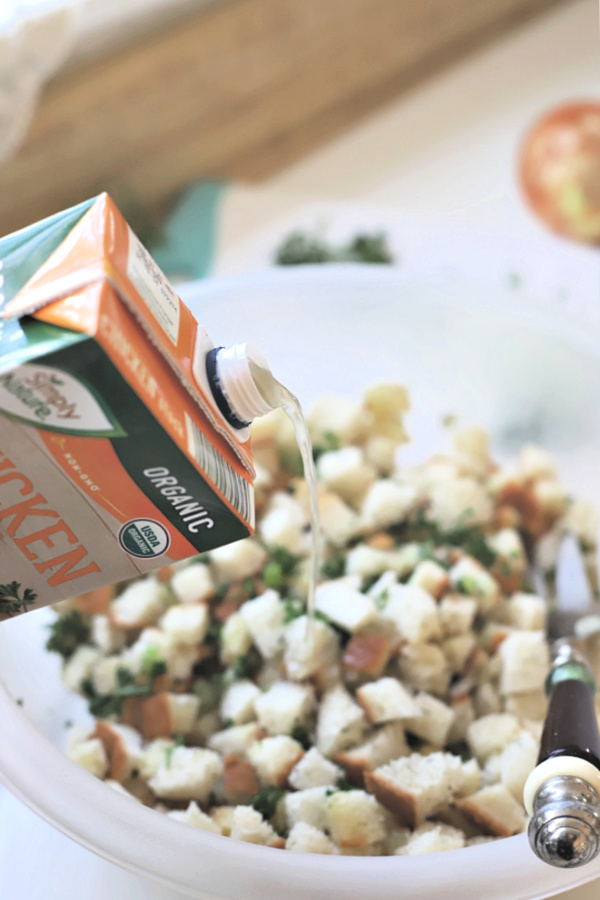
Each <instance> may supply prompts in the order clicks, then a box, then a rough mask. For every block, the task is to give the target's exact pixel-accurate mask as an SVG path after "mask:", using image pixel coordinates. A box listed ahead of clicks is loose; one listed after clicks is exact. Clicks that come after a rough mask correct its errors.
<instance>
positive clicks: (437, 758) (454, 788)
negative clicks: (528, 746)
mask: <svg viewBox="0 0 600 900" xmlns="http://www.w3.org/2000/svg"><path fill="white" fill-rule="evenodd" d="M472 778H473V771H472V767H469V768H468V769H466V770H465V764H464V763H463V762H462V761H461V759H460V758H459V757H458V756H454V755H453V754H451V753H442V752H434V753H430V754H428V755H427V756H422V755H421V754H420V753H412V754H411V755H410V756H406V757H402V758H400V759H395V760H392V761H391V762H389V763H388V764H387V765H385V766H381V767H380V768H378V769H375V771H374V772H367V773H366V774H365V782H366V785H367V789H368V790H369V791H371V793H372V794H374V795H375V796H376V797H377V799H378V800H379V802H380V803H382V804H383V805H384V806H386V807H387V808H388V809H389V810H391V811H392V812H393V813H394V814H395V815H396V816H397V817H398V819H399V821H400V822H402V823H404V824H406V825H408V826H409V827H410V828H413V829H414V828H418V827H419V825H422V824H423V822H424V821H425V819H426V818H427V817H429V816H431V815H433V814H434V813H435V812H436V811H437V810H439V809H441V808H442V807H443V806H445V805H446V804H447V803H449V802H450V801H451V800H453V799H454V798H455V797H456V796H459V795H460V794H461V793H462V792H463V791H464V790H465V788H466V785H467V784H470V783H471V780H472Z"/></svg>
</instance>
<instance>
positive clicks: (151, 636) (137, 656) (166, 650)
mask: <svg viewBox="0 0 600 900" xmlns="http://www.w3.org/2000/svg"><path fill="white" fill-rule="evenodd" d="M174 655H175V651H174V645H173V641H172V640H171V638H170V637H169V635H168V634H165V632H164V631H161V630H160V628H144V630H143V631H142V632H141V633H140V636H139V637H138V639H137V641H135V643H133V644H132V645H131V646H130V647H128V648H127V649H126V650H125V651H124V652H123V653H122V654H121V665H122V666H124V667H125V668H126V669H129V671H130V672H133V674H134V675H139V674H140V673H141V672H142V671H143V669H144V668H145V667H147V663H148V659H150V658H152V660H153V661H158V660H164V661H165V662H166V663H167V667H169V663H171V662H172V659H173V657H174ZM170 674H172V673H171V672H170Z"/></svg>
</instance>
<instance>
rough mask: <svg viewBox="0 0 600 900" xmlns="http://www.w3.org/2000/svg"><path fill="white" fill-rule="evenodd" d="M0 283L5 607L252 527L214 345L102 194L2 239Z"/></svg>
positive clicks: (1, 593) (245, 440)
mask: <svg viewBox="0 0 600 900" xmlns="http://www.w3.org/2000/svg"><path fill="white" fill-rule="evenodd" d="M0 291H1V296H0V315H1V320H0V618H1V619H4V618H6V617H8V616H11V615H14V614H17V613H21V612H25V611H27V610H30V609H34V608H36V607H38V606H45V605H46V604H49V603H54V602H56V601H58V600H62V599H64V598H67V597H70V596H72V595H74V594H80V593H82V592H87V591H91V590H94V589H96V588H99V587H102V586H105V585H107V584H111V583H113V582H116V581H122V580H124V579H128V578H131V577H135V576H137V575H139V574H140V573H145V572H148V571H149V570H152V569H155V568H158V567H159V566H164V565H168V564H169V563H170V562H174V561H176V560H182V559H185V558H189V557H191V556H193V555H195V554H197V553H198V552H202V551H206V550H210V549H212V548H214V547H218V546H220V545H223V544H227V543H229V542H231V541H236V540H239V539H240V538H243V537H246V536H247V535H249V534H251V533H252V531H253V523H254V505H253V489H252V479H253V474H254V473H253V468H252V456H251V451H250V443H249V437H248V429H247V428H246V429H244V428H241V429H237V430H236V429H235V428H233V427H232V426H231V425H230V424H229V423H228V421H227V420H226V419H225V418H224V417H223V415H222V414H221V412H220V409H219V406H218V405H217V403H216V402H215V399H214V398H213V395H212V393H211V388H210V383H209V381H207V375H206V366H205V365H200V364H199V362H198V361H199V360H200V361H204V359H205V358H206V354H207V353H208V352H209V351H210V350H211V348H213V346H214V345H213V344H212V343H211V341H210V338H209V337H208V335H207V333H206V331H205V330H204V329H202V328H200V327H199V326H198V324H197V323H196V321H195V319H194V317H193V316H192V314H191V312H190V311H189V310H188V309H187V307H186V306H185V305H184V304H183V303H182V302H181V300H180V299H179V297H178V296H177V294H176V293H175V291H174V290H173V288H172V287H171V286H170V284H169V282H168V281H167V279H166V278H165V276H164V275H163V273H162V272H161V271H160V269H159V268H158V266H157V265H156V264H155V263H154V261H153V260H152V258H151V257H150V255H149V254H148V252H147V251H146V250H145V248H144V247H143V245H142V244H141V243H140V241H139V240H138V239H137V237H136V236H135V234H134V233H133V232H132V230H131V229H130V228H129V226H128V225H127V223H126V222H125V220H124V219H123V217H122V216H121V214H120V213H119V211H118V210H117V208H116V207H115V205H114V203H113V202H112V201H111V199H110V197H108V196H107V195H106V194H104V195H101V196H99V197H97V198H95V199H93V200H90V201H88V202H86V203H83V204H81V205H79V206H77V207H74V208H73V209H69V210H66V211H65V212H62V213H60V214H58V215H56V216H53V217H51V218H49V219H45V220H44V221H42V222H38V223H36V224H35V225H32V226H31V227H28V228H25V229H23V230H21V231H19V232H17V233H15V234H12V235H9V236H8V237H6V238H4V239H1V240H0ZM242 424H243V423H242Z"/></svg>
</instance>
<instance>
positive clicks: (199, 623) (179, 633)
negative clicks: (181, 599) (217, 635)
mask: <svg viewBox="0 0 600 900" xmlns="http://www.w3.org/2000/svg"><path fill="white" fill-rule="evenodd" d="M158 624H159V628H162V630H163V631H164V633H165V634H166V635H168V637H169V638H171V640H172V641H173V643H174V644H183V645H194V644H200V643H201V642H202V641H203V640H204V638H205V636H206V632H207V631H208V626H209V625H210V613H209V611H208V607H207V606H205V605H204V604H203V603H195V604H193V605H192V604H191V603H190V604H187V605H185V606H171V607H170V609H168V610H167V611H166V613H165V614H164V615H163V616H162V617H161V619H160V621H159V623H158Z"/></svg>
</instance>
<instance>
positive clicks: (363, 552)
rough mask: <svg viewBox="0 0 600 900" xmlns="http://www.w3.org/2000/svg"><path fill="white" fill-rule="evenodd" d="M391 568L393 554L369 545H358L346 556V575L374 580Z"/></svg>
mask: <svg viewBox="0 0 600 900" xmlns="http://www.w3.org/2000/svg"><path fill="white" fill-rule="evenodd" d="M390 568H391V554H390V552H389V551H388V550H380V549H378V548H377V547H371V546H369V544H357V545H356V547H353V548H352V550H349V551H348V553H347V554H346V575H360V577H361V578H372V577H373V576H375V575H381V574H382V573H383V572H387V571H389V570H390Z"/></svg>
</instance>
